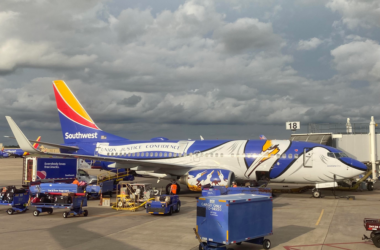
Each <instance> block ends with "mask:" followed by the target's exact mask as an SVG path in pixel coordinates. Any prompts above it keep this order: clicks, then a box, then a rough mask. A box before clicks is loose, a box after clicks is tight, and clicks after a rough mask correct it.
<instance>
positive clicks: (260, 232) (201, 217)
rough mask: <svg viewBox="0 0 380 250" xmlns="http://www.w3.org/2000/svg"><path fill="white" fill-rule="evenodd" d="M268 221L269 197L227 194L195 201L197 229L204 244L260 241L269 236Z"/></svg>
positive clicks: (270, 205)
mask: <svg viewBox="0 0 380 250" xmlns="http://www.w3.org/2000/svg"><path fill="white" fill-rule="evenodd" d="M272 221H273V204H272V198H271V197H269V196H263V195H255V194H231V195H222V196H208V197H200V198H199V199H198V203H197V230H198V233H199V235H200V236H201V238H202V240H204V241H207V242H216V243H220V244H226V245H229V244H232V243H238V242H243V241H250V240H253V239H257V238H262V237H264V236H266V235H271V234H272Z"/></svg>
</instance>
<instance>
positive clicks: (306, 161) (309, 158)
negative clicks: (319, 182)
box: [303, 148, 313, 168]
mask: <svg viewBox="0 0 380 250" xmlns="http://www.w3.org/2000/svg"><path fill="white" fill-rule="evenodd" d="M303 166H304V167H305V168H312V167H313V149H311V148H304V150H303Z"/></svg>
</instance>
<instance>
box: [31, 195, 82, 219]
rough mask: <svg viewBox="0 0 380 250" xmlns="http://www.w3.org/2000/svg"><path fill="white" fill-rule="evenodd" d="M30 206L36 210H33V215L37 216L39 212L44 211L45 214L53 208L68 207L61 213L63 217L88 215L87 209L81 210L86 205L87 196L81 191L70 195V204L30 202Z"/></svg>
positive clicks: (51, 211) (49, 212) (50, 212)
mask: <svg viewBox="0 0 380 250" xmlns="http://www.w3.org/2000/svg"><path fill="white" fill-rule="evenodd" d="M49 194H50V195H59V194H57V193H49ZM30 206H32V207H35V208H36V210H34V211H33V215H34V216H39V215H40V213H43V212H46V213H47V214H52V213H53V209H70V211H65V212H63V213H62V216H63V218H67V217H69V216H70V215H72V216H81V215H83V216H84V217H86V216H87V215H88V211H87V210H83V209H82V208H83V207H86V206H87V197H86V195H85V194H84V193H83V194H82V193H80V194H75V195H74V196H72V203H70V204H59V203H31V204H30Z"/></svg>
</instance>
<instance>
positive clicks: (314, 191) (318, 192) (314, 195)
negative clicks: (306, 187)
mask: <svg viewBox="0 0 380 250" xmlns="http://www.w3.org/2000/svg"><path fill="white" fill-rule="evenodd" d="M311 192H313V197H314V198H321V195H322V193H321V191H319V189H317V188H313V189H312V190H311Z"/></svg>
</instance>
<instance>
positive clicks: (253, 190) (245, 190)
mask: <svg viewBox="0 0 380 250" xmlns="http://www.w3.org/2000/svg"><path fill="white" fill-rule="evenodd" d="M228 194H259V195H265V196H272V189H271V188H261V187H228V188H226V187H221V186H215V187H211V188H202V197H206V196H215V195H228Z"/></svg>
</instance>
